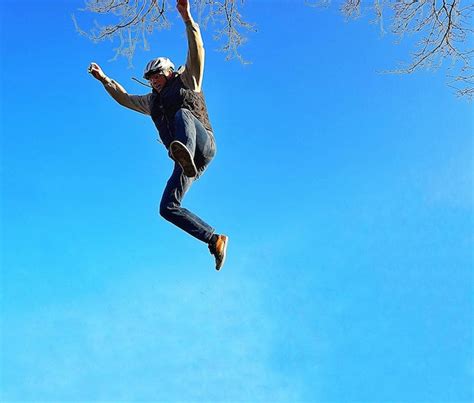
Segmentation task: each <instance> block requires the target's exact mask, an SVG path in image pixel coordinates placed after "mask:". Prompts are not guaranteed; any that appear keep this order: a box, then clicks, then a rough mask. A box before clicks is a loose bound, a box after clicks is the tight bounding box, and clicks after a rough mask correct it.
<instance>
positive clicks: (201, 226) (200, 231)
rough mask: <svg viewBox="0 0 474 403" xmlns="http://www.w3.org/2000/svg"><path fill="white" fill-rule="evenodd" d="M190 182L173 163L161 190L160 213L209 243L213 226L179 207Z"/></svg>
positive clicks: (190, 179)
mask: <svg viewBox="0 0 474 403" xmlns="http://www.w3.org/2000/svg"><path fill="white" fill-rule="evenodd" d="M192 183H193V179H192V178H189V177H187V176H186V175H184V174H183V170H182V168H181V166H180V165H179V164H178V163H175V165H174V170H173V173H172V174H171V177H170V178H169V180H168V183H167V184H166V187H165V190H164V191H163V197H162V199H161V203H160V215H161V216H162V217H163V218H164V219H166V220H168V221H169V222H171V223H173V224H174V225H176V226H177V227H179V228H181V229H182V230H184V231H186V232H187V233H188V234H190V235H192V236H193V237H195V238H197V239H199V240H200V241H202V242H205V243H209V241H210V240H211V239H212V235H213V234H214V228H212V227H211V226H210V225H208V224H207V223H205V222H204V221H203V220H201V219H200V218H199V217H198V216H196V215H195V214H193V213H191V212H190V211H189V210H187V209H185V208H184V207H181V201H182V200H183V198H184V195H185V194H186V192H187V191H188V190H189V188H190V187H191V185H192Z"/></svg>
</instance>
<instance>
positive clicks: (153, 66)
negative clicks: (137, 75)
mask: <svg viewBox="0 0 474 403" xmlns="http://www.w3.org/2000/svg"><path fill="white" fill-rule="evenodd" d="M169 70H171V71H173V70H174V64H173V63H171V60H170V59H168V58H167V57H159V58H157V59H153V60H152V61H150V62H148V64H147V65H146V67H145V71H144V73H143V78H144V79H145V80H148V79H149V78H150V76H151V75H152V74H154V73H164V72H167V71H169Z"/></svg>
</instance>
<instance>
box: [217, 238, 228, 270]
mask: <svg viewBox="0 0 474 403" xmlns="http://www.w3.org/2000/svg"><path fill="white" fill-rule="evenodd" d="M228 245H229V237H228V236H225V235H224V248H223V250H224V256H223V257H222V260H221V264H220V265H219V266H216V270H217V271H220V269H222V266H224V263H225V258H226V257H227V246H228Z"/></svg>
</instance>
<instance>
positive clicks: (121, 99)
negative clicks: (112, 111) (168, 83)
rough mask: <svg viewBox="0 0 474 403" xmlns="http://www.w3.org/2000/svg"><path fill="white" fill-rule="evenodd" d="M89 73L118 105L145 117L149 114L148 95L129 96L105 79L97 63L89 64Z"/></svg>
mask: <svg viewBox="0 0 474 403" xmlns="http://www.w3.org/2000/svg"><path fill="white" fill-rule="evenodd" d="M89 73H90V74H92V76H93V77H94V78H95V79H97V80H99V81H100V82H101V83H102V84H103V85H104V87H105V89H106V90H107V92H108V93H109V94H110V96H111V97H112V98H113V99H115V100H116V101H117V102H118V103H119V104H120V105H122V106H125V107H126V108H129V109H132V110H134V111H137V112H140V113H143V114H145V115H149V114H150V94H148V95H129V94H128V93H127V91H125V88H123V87H122V86H121V85H120V84H119V83H118V82H117V81H115V80H112V79H111V78H109V77H107V76H106V75H105V73H104V72H103V71H102V69H101V68H100V66H99V65H98V64H97V63H91V64H90V66H89Z"/></svg>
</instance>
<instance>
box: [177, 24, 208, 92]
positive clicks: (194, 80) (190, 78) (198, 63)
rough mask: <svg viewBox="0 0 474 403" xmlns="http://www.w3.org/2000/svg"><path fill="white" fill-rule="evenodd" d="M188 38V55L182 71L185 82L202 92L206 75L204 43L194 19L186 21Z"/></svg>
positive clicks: (189, 86) (191, 87) (194, 89)
mask: <svg viewBox="0 0 474 403" xmlns="http://www.w3.org/2000/svg"><path fill="white" fill-rule="evenodd" d="M186 36H187V38H188V57H187V59H186V66H185V68H184V71H183V72H182V73H181V78H182V80H183V82H184V84H185V85H186V86H187V87H188V88H190V89H192V90H193V91H195V92H201V89H202V79H203V75H204V44H203V41H202V37H201V31H200V29H199V25H198V24H196V22H194V21H188V22H186Z"/></svg>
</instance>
